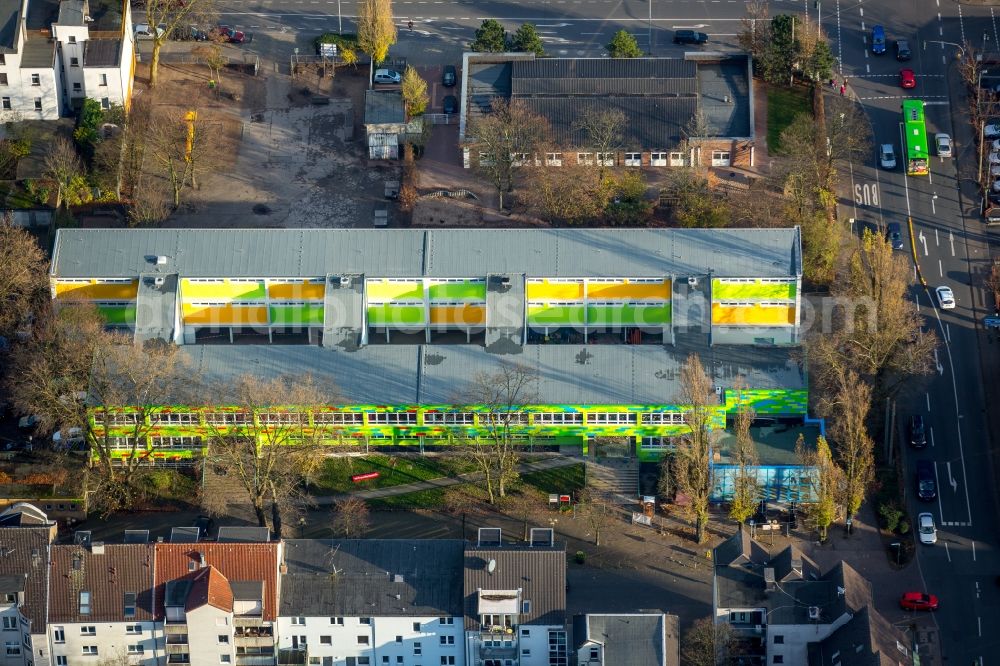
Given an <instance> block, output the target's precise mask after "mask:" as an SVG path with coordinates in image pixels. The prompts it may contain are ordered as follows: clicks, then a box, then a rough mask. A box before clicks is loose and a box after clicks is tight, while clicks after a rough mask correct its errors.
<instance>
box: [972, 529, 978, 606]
mask: <svg viewBox="0 0 1000 666" xmlns="http://www.w3.org/2000/svg"><path fill="white" fill-rule="evenodd" d="M972 561H973V562H975V561H976V542H975V541H973V542H972ZM976 596H977V597H978V596H979V582H978V581H977V582H976Z"/></svg>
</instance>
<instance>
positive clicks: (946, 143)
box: [934, 132, 951, 157]
mask: <svg viewBox="0 0 1000 666" xmlns="http://www.w3.org/2000/svg"><path fill="white" fill-rule="evenodd" d="M934 145H935V146H937V154H938V157H951V137H950V136H948V135H947V134H944V133H943V132H939V133H938V134H935V135H934Z"/></svg>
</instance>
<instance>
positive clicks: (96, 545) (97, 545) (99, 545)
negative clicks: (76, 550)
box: [90, 541, 104, 555]
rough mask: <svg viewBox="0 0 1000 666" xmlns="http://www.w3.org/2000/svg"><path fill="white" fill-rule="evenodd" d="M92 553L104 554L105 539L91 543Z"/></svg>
mask: <svg viewBox="0 0 1000 666" xmlns="http://www.w3.org/2000/svg"><path fill="white" fill-rule="evenodd" d="M90 553H91V554H92V555H103V554H104V542H103V541H92V542H91V543H90Z"/></svg>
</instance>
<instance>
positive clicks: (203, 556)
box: [198, 551, 208, 569]
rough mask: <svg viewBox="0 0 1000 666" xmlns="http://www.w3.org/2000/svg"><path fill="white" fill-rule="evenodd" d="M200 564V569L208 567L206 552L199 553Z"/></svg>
mask: <svg viewBox="0 0 1000 666" xmlns="http://www.w3.org/2000/svg"><path fill="white" fill-rule="evenodd" d="M198 563H199V564H200V565H201V567H200V568H202V569H204V568H205V567H207V566H208V562H206V561H205V551H201V552H199V553H198Z"/></svg>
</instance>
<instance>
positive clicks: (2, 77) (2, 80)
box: [0, 73, 7, 86]
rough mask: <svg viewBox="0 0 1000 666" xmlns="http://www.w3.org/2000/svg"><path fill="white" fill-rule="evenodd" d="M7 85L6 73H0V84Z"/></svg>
mask: <svg viewBox="0 0 1000 666" xmlns="http://www.w3.org/2000/svg"><path fill="white" fill-rule="evenodd" d="M5 85H7V75H6V74H3V73H0V86H5Z"/></svg>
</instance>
